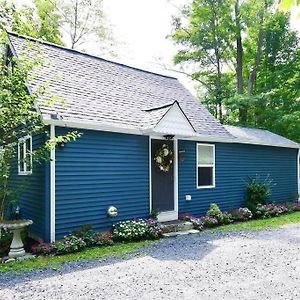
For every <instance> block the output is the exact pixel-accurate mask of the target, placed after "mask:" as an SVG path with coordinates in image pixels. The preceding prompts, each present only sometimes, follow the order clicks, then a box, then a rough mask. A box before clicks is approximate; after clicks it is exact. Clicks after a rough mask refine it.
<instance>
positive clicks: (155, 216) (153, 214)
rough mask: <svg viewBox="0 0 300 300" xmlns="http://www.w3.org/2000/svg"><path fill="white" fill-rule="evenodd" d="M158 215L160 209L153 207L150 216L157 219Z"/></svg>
mask: <svg viewBox="0 0 300 300" xmlns="http://www.w3.org/2000/svg"><path fill="white" fill-rule="evenodd" d="M158 215H159V210H158V209H152V210H151V212H150V214H149V216H150V218H153V219H155V220H156V219H157V217H158Z"/></svg>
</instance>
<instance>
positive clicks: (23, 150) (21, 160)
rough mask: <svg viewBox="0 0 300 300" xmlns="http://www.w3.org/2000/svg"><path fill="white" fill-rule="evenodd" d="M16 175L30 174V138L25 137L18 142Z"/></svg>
mask: <svg viewBox="0 0 300 300" xmlns="http://www.w3.org/2000/svg"><path fill="white" fill-rule="evenodd" d="M18 173H19V175H28V174H31V173H32V138H31V136H26V137H23V138H20V139H19V142H18Z"/></svg>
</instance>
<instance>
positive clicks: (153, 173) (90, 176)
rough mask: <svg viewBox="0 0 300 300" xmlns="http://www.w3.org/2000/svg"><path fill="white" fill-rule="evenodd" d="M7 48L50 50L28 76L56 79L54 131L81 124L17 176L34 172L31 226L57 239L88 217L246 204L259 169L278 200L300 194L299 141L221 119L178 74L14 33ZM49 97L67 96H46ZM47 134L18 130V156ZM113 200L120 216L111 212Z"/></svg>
mask: <svg viewBox="0 0 300 300" xmlns="http://www.w3.org/2000/svg"><path fill="white" fill-rule="evenodd" d="M8 53H9V55H12V56H15V57H17V58H20V57H22V56H26V57H29V58H32V59H33V58H35V57H36V56H37V55H39V54H41V53H42V54H43V57H44V61H45V63H44V64H43V65H42V66H41V67H40V69H39V71H38V72H36V76H35V77H34V78H32V79H31V80H30V82H28V85H29V91H31V90H34V89H36V88H37V87H39V86H42V85H44V84H45V83H48V85H49V91H48V93H47V94H46V95H44V96H43V97H42V99H39V102H38V103H37V107H38V109H39V110H40V113H41V117H42V118H43V120H44V122H45V123H46V124H47V126H49V131H50V134H51V137H54V136H55V135H62V134H65V133H67V132H69V131H72V130H77V131H79V132H81V133H82V136H81V137H80V138H79V139H77V140H76V141H75V142H70V143H67V144H65V145H64V147H62V146H60V147H57V148H56V149H55V150H52V151H51V158H52V161H51V162H49V163H46V164H45V165H38V164H35V163H33V165H31V164H29V165H26V163H22V164H19V165H18V170H16V172H15V182H16V183H18V182H19V180H21V179H22V178H24V176H26V179H27V180H28V182H29V184H30V185H29V186H28V187H27V188H26V189H24V191H22V197H21V198H20V206H21V213H22V217H24V218H30V219H32V220H33V221H34V224H33V225H32V226H31V233H32V235H35V236H38V237H40V238H42V239H44V240H55V239H57V238H61V237H62V236H63V235H65V234H67V233H69V232H71V231H73V230H74V229H76V228H78V227H80V226H82V225H84V224H92V225H93V227H94V228H95V229H97V230H106V229H108V228H110V227H111V225H112V224H113V223H114V222H117V221H120V220H125V219H131V218H134V217H148V216H149V213H150V211H151V210H153V209H156V210H158V211H159V212H160V214H159V220H160V221H168V220H176V219H177V218H178V214H180V213H191V214H194V215H203V214H205V212H206V210H207V209H208V207H209V205H210V203H212V202H215V203H217V204H218V205H219V206H220V208H221V209H222V210H228V209H231V208H236V207H240V206H243V205H244V194H245V181H246V180H247V179H248V177H249V176H255V175H256V174H259V175H260V176H261V178H265V177H266V176H267V175H268V174H269V175H270V177H271V178H272V179H273V180H274V183H276V186H274V188H273V191H272V196H271V198H272V200H274V201H286V200H295V199H297V198H298V195H299V144H297V143H295V142H293V141H290V140H288V139H286V138H284V137H281V136H278V135H276V134H273V133H271V132H269V131H266V130H258V129H250V128H239V127H233V126H223V125H221V124H220V123H219V122H218V121H217V120H216V119H215V118H214V117H213V116H212V115H211V114H210V113H209V112H208V111H207V109H206V108H205V107H204V106H203V105H202V104H201V103H200V102H199V101H198V100H197V99H196V98H195V97H193V96H192V95H191V93H190V92H189V91H188V90H187V89H185V88H184V87H183V86H182V85H181V84H180V82H179V81H178V80H177V79H176V78H173V77H168V76H163V75H159V74H155V73H152V72H148V71H144V70H140V69H137V68H133V67H129V66H126V65H123V64H120V63H115V62H111V61H107V60H105V59H102V58H99V57H95V56H92V55H88V54H85V53H81V52H78V51H75V50H71V49H67V48H64V47H61V46H57V45H53V44H50V43H46V42H39V41H36V40H34V39H31V38H24V37H20V36H17V35H16V34H12V33H11V34H9V49H8ZM51 96H56V97H58V98H61V99H63V100H64V101H56V102H55V103H54V104H52V105H47V104H46V103H47V101H48V100H50V98H51ZM45 138H46V137H45V136H44V135H43V134H40V135H36V136H32V137H31V136H27V137H23V138H22V139H20V141H19V145H18V157H19V160H21V158H22V154H23V153H25V152H26V150H32V149H35V148H36V147H38V146H39V145H40V144H41V143H42V142H43V141H44V140H45ZM24 151H25V152H24ZM110 206H114V207H116V208H117V210H118V216H117V217H115V218H111V217H109V216H108V214H107V210H108V208H109V207H110Z"/></svg>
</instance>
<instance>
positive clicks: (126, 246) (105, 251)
mask: <svg viewBox="0 0 300 300" xmlns="http://www.w3.org/2000/svg"><path fill="white" fill-rule="evenodd" d="M155 242H156V241H141V242H135V243H120V244H115V245H113V246H107V247H97V248H92V249H85V250H83V251H81V252H76V253H70V254H65V255H61V256H47V257H44V256H39V257H37V258H32V259H24V260H22V261H17V262H12V263H9V264H0V273H6V272H26V271H27V272H28V271H32V270H39V269H47V268H53V269H56V270H58V269H59V268H60V266H61V264H63V263H67V262H73V261H82V260H90V259H103V260H104V259H105V258H107V257H114V256H123V255H125V254H128V253H132V252H135V251H138V250H140V249H141V248H143V247H146V246H150V245H152V244H154V243H155Z"/></svg>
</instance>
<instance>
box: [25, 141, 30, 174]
mask: <svg viewBox="0 0 300 300" xmlns="http://www.w3.org/2000/svg"><path fill="white" fill-rule="evenodd" d="M25 143H26V158H25V161H26V171H27V172H31V143H30V139H27V140H26V141H25Z"/></svg>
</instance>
